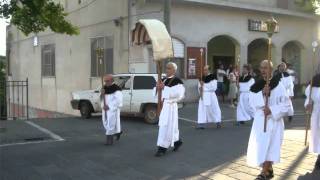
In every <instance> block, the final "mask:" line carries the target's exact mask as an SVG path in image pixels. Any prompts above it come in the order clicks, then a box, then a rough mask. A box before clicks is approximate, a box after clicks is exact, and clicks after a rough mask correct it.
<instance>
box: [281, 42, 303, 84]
mask: <svg viewBox="0 0 320 180" xmlns="http://www.w3.org/2000/svg"><path fill="white" fill-rule="evenodd" d="M302 49H303V45H302V44H301V43H300V42H298V41H289V42H287V43H286V44H285V45H284V46H283V47H282V58H283V59H284V60H285V61H286V62H288V66H289V67H288V68H290V69H292V70H294V71H295V84H299V83H300V77H301V51H302Z"/></svg>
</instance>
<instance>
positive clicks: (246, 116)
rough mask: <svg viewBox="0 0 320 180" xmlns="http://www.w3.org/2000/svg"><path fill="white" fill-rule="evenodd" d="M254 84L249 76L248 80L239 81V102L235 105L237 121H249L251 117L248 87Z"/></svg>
mask: <svg viewBox="0 0 320 180" xmlns="http://www.w3.org/2000/svg"><path fill="white" fill-rule="evenodd" d="M253 84H254V79H253V78H251V79H250V80H249V81H248V82H239V91H240V96H239V103H238V106H237V121H249V120H251V119H252V118H253V110H252V109H251V106H249V105H248V104H249V95H250V87H251V86H252V85H253Z"/></svg>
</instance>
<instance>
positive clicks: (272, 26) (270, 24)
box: [263, 17, 278, 132]
mask: <svg viewBox="0 0 320 180" xmlns="http://www.w3.org/2000/svg"><path fill="white" fill-rule="evenodd" d="M266 24H267V35H268V66H269V70H268V72H267V82H266V86H267V87H269V84H270V77H271V72H270V70H271V58H272V53H271V48H272V35H273V34H274V32H275V30H276V27H277V26H278V22H277V21H276V20H275V19H274V18H273V17H272V18H270V19H268V20H267V22H266ZM265 96H266V101H265V106H266V107H267V106H268V104H269V94H266V95H265ZM263 132H267V116H266V115H265V117H264V126H263Z"/></svg>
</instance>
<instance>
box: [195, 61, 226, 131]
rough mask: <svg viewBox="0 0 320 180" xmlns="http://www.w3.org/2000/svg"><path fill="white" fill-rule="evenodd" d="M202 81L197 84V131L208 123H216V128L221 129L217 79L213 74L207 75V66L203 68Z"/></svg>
mask: <svg viewBox="0 0 320 180" xmlns="http://www.w3.org/2000/svg"><path fill="white" fill-rule="evenodd" d="M203 74H204V76H203V77H202V81H200V82H199V83H198V91H199V94H200V99H199V105H198V121H197V123H198V125H197V128H198V129H205V126H206V125H207V124H208V123H216V126H217V128H221V109H220V106H219V102H218V98H217V95H216V90H217V78H216V76H215V75H214V74H209V66H205V67H204V68H203Z"/></svg>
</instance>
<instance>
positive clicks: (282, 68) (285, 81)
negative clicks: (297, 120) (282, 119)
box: [278, 62, 294, 122]
mask: <svg viewBox="0 0 320 180" xmlns="http://www.w3.org/2000/svg"><path fill="white" fill-rule="evenodd" d="M278 67H279V68H278V71H279V72H278V76H279V77H280V79H281V80H280V82H281V83H282V85H283V86H284V87H285V89H286V91H287V94H288V96H289V97H290V103H291V106H290V111H289V113H288V117H289V122H291V120H292V116H293V115H294V109H293V104H292V98H293V97H294V82H293V77H292V76H291V75H290V74H289V73H288V72H287V65H286V63H285V62H282V63H281V64H280V65H279V66H278Z"/></svg>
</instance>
